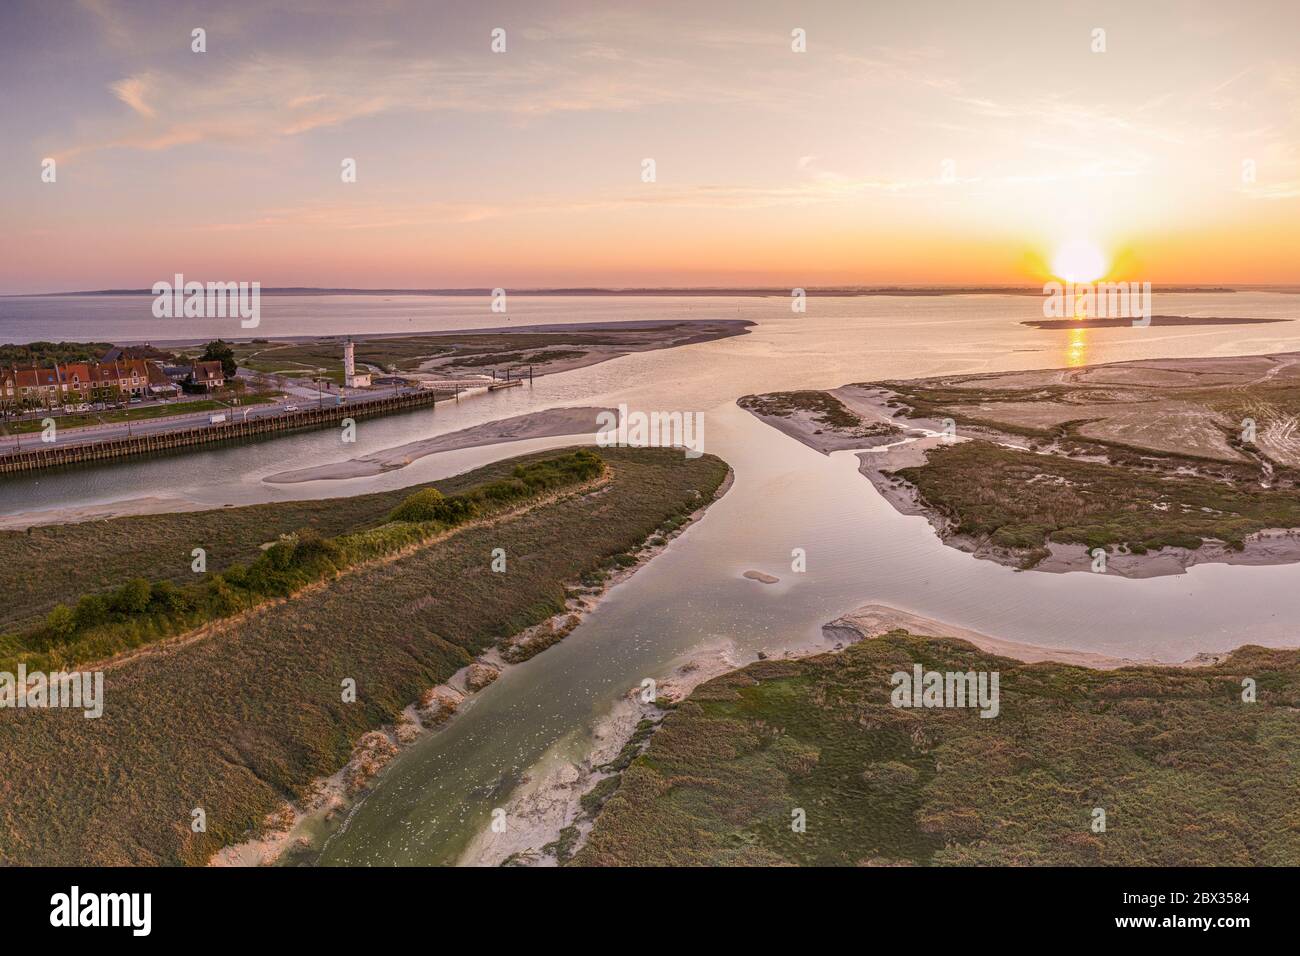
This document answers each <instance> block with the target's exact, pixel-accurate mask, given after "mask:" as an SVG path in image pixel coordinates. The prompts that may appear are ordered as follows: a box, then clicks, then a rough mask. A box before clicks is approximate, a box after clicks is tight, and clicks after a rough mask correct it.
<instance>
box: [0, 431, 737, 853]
mask: <svg viewBox="0 0 1300 956" xmlns="http://www.w3.org/2000/svg"><path fill="white" fill-rule="evenodd" d="M549 454H552V455H554V454H556V453H554V452H551V453H549ZM601 456H602V457H603V458H604V459H605V460H606V462H607V463H608V465H609V466H610V470H609V483H608V484H607V485H605V486H603V487H601V488H600V489H598V490H597V491H595V492H592V493H588V494H584V495H582V496H580V497H579V496H570V497H565V498H561V499H559V500H557V501H553V502H550V503H546V504H543V505H540V506H538V507H535V508H533V509H532V510H529V511H527V512H525V513H523V514H519V515H515V516H511V517H507V518H501V519H498V520H497V521H496V522H491V523H482V522H478V523H474V524H470V525H467V526H463V527H461V528H459V529H457V530H456V531H455V532H454V533H453V534H452V535H451V536H450V537H447V538H445V539H441V540H437V541H436V542H435V543H433V544H430V545H428V546H427V547H424V548H422V549H419V550H416V551H415V552H414V553H411V554H409V555H406V556H404V557H401V558H398V559H397V560H393V561H390V562H388V563H384V564H381V565H377V566H369V567H364V568H361V569H358V570H354V571H352V572H351V573H348V574H344V575H342V576H340V577H338V578H336V579H334V580H333V581H332V582H331V583H329V584H328V585H326V586H318V587H313V588H309V589H308V590H307V591H306V592H304V593H301V594H299V595H297V596H295V597H293V598H291V599H289V600H288V601H286V602H284V603H278V604H272V605H271V606H268V607H266V608H265V609H263V610H262V611H260V612H258V613H256V614H254V615H252V616H249V617H246V618H242V619H239V620H238V621H236V622H234V623H228V624H226V625H222V626H220V627H218V629H217V630H216V632H215V633H213V634H211V635H210V636H208V637H206V638H205V639H203V640H199V641H195V642H192V643H189V644H181V645H173V646H171V647H169V648H167V649H165V650H163V651H162V652H161V653H157V652H155V653H146V654H142V655H140V656H138V657H136V658H134V659H132V660H130V661H128V662H126V663H124V664H122V665H120V666H118V667H115V668H113V669H111V670H110V671H108V673H107V674H106V675H105V698H106V705H105V713H104V716H103V717H101V718H99V719H98V720H86V719H84V718H83V717H82V716H81V715H80V713H79V712H70V711H14V710H4V711H0V752H3V753H4V754H5V761H4V763H3V765H2V767H3V769H2V770H0V863H28V864H105V863H137V864H138V863H188V864H194V863H201V862H203V861H204V860H206V859H207V857H208V856H209V855H210V854H211V853H212V852H213V851H214V850H215V849H217V848H218V847H220V846H222V845H224V844H227V843H233V842H237V841H239V840H241V839H243V838H245V836H246V835H247V834H248V833H249V831H250V829H252V828H254V827H256V826H257V825H258V824H259V823H260V822H261V820H262V819H263V818H264V817H265V815H266V814H267V813H268V812H270V811H272V810H273V809H275V808H276V807H277V806H278V805H279V804H280V803H281V801H283V800H284V799H285V798H286V797H289V798H294V797H298V796H301V795H302V793H303V791H304V788H305V787H306V786H307V785H308V783H309V782H310V781H311V780H312V779H314V778H317V777H321V776H326V775H328V774H330V773H332V772H333V771H335V770H337V769H338V768H339V767H340V766H342V764H343V763H344V762H345V761H346V759H347V757H348V755H349V753H350V752H351V750H352V747H353V744H354V743H355V741H356V740H357V738H358V737H359V736H360V735H361V734H362V733H364V732H365V731H366V730H369V729H372V728H374V727H377V726H379V725H381V724H384V723H387V722H390V721H392V720H393V719H394V718H395V717H396V715H397V714H398V713H399V712H400V711H401V709H402V708H403V707H404V706H405V705H406V704H408V703H410V702H411V701H413V700H415V699H416V698H417V697H418V696H419V695H420V693H421V692H422V691H423V690H424V689H426V688H428V687H430V686H433V685H435V684H438V683H440V682H442V681H444V680H446V679H447V678H448V677H449V676H450V675H451V674H452V673H454V672H455V671H456V670H458V669H459V668H460V667H462V666H464V665H465V664H466V663H468V662H469V661H470V660H472V659H473V657H474V656H475V655H476V654H478V653H479V652H481V651H483V650H484V649H486V648H488V647H489V646H491V645H492V644H494V643H495V642H496V641H498V640H500V639H501V638H503V637H505V636H508V635H510V634H513V633H515V632H516V631H518V630H520V629H522V628H523V627H525V626H528V625H530V624H533V623H536V622H538V621H540V620H543V619H544V618H546V617H547V616H549V615H551V614H553V613H555V612H557V611H559V610H561V609H562V607H563V603H564V598H565V587H564V586H565V584H566V583H567V582H573V581H576V580H578V579H581V578H586V579H588V580H590V579H591V577H592V576H593V575H599V574H601V573H602V571H603V570H604V569H608V568H610V567H613V566H615V565H616V564H617V558H618V557H619V556H620V555H625V554H626V552H628V551H629V550H630V549H634V548H636V547H637V546H638V545H639V544H640V543H641V542H643V541H644V540H645V539H646V538H647V537H649V536H650V535H651V534H653V533H654V532H655V531H656V530H657V529H661V528H664V527H665V526H670V525H673V524H674V523H680V521H681V519H682V515H683V514H685V513H687V512H689V511H692V510H694V509H695V508H697V507H699V505H700V504H702V503H703V502H704V501H705V500H707V498H708V497H710V496H711V495H712V494H713V493H714V492H715V491H716V489H717V488H718V486H719V484H720V483H721V481H722V479H723V478H724V477H725V474H726V466H725V464H724V463H723V462H721V461H720V460H719V459H717V458H715V457H712V456H705V457H703V458H699V459H695V460H690V459H686V458H684V457H683V456H682V455H681V453H680V452H672V451H668V450H661V449H628V450H620V449H610V450H603V451H602V453H601ZM529 457H530V458H536V457H539V456H529ZM519 460H521V459H516V460H515V461H519ZM515 461H512V462H506V463H504V465H505V467H506V468H507V469H508V468H509V466H511V465H513V464H514V463H515ZM484 473H492V474H498V473H499V472H498V471H491V470H489V469H482V470H480V472H479V473H477V478H478V480H479V481H481V480H483V478H484V477H485V475H484ZM474 477H476V476H475V475H471V476H466V478H467V479H469V478H474ZM407 493H409V489H408V491H407V492H404V493H402V495H401V497H405V495H406V494H407ZM374 497H376V498H378V497H381V496H374ZM348 500H352V499H348ZM377 504H378V503H377V502H369V503H366V504H363V505H358V506H357V507H358V508H370V509H374V511H382V512H383V513H384V514H385V515H386V513H387V511H388V510H389V509H391V508H392V507H394V505H395V504H396V502H395V501H393V500H389V501H387V502H385V503H384V505H383V506H382V507H376V506H377ZM266 507H269V508H272V509H274V508H279V507H285V506H278V505H276V506H266ZM374 511H372V512H371V513H372V514H373V513H374ZM221 514H222V515H223V516H224V515H226V514H229V512H221ZM169 517H173V518H176V519H178V520H180V519H185V518H188V517H189V516H184V515H176V516H169ZM133 520H138V519H133ZM380 520H382V517H381V519H380ZM254 537H256V538H257V540H265V538H266V533H265V526H262V527H260V528H259V529H258V533H257V534H256V535H255V536H254ZM498 547H500V548H504V549H505V550H506V553H507V555H508V570H507V572H506V573H504V574H498V573H493V572H492V571H491V570H490V566H489V562H490V559H491V553H492V549H493V548H498ZM349 677H350V678H352V679H354V680H355V681H356V685H357V689H358V695H359V699H358V701H357V702H356V703H351V704H345V703H343V702H342V701H341V694H340V682H341V681H343V680H344V678H349ZM194 807H203V808H204V810H205V811H206V814H207V821H208V829H207V832H206V833H199V834H196V833H193V832H191V830H190V811H191V809H192V808H194Z"/></svg>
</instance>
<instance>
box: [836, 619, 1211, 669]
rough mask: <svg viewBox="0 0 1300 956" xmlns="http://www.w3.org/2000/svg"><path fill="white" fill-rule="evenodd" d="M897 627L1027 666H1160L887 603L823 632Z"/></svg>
mask: <svg viewBox="0 0 1300 956" xmlns="http://www.w3.org/2000/svg"><path fill="white" fill-rule="evenodd" d="M898 628H902V629H904V630H906V631H909V632H910V633H912V634H923V635H925V636H927V637H954V638H957V639H959V640H963V641H969V642H970V643H972V644H974V645H975V646H976V647H978V648H979V649H980V650H982V651H988V652H989V653H990V654H999V655H1001V656H1002V657H1011V658H1014V659H1015V660H1018V661H1024V662H1025V663H1027V664H1036V663H1038V662H1039V661H1055V662H1056V663H1059V664H1073V665H1075V666H1077V667H1091V668H1095V669H1097V670H1114V669H1115V668H1117V667H1131V666H1134V665H1139V664H1157V663H1159V662H1158V661H1155V660H1133V659H1131V658H1126V657H1108V656H1107V655H1105V654H1096V653H1094V652H1092V651H1075V650H1069V649H1068V648H1058V647H1041V646H1039V645H1036V644H1021V643H1018V642H1016V641H1007V640H1003V639H1001V638H998V637H989V636H988V635H987V634H981V633H980V632H979V631H972V630H970V629H969V628H965V627H958V626H957V625H955V624H948V623H946V622H944V621H937V620H935V619H934V618H929V617H922V616H921V615H919V614H913V613H912V612H911V611H904V610H901V609H899V608H896V607H891V606H890V605H888V604H864V605H863V606H862V607H860V608H857V609H856V610H853V611H850V612H849V613H848V614H845V615H843V616H841V617H837V618H836V619H835V620H833V621H831V622H830V623H828V624H823V625H822V633H823V634H825V635H826V636H827V638H833V639H836V640H838V641H840V642H842V643H846V644H852V643H853V642H855V641H859V640H869V639H871V638H873V637H880V636H881V635H882V634H888V633H889V632H890V631H893V630H896V629H898ZM1195 661H1196V663H1197V664H1203V663H1207V661H1204V660H1202V659H1201V658H1199V657H1198V658H1196V659H1195ZM1166 666H1167V665H1166Z"/></svg>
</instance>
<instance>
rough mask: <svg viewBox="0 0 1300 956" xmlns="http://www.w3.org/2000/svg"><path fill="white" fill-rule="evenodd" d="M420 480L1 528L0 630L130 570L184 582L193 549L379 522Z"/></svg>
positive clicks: (462, 484)
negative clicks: (370, 490) (314, 495)
mask: <svg viewBox="0 0 1300 956" xmlns="http://www.w3.org/2000/svg"><path fill="white" fill-rule="evenodd" d="M539 457H541V456H527V457H524V458H516V459H511V460H510V461H508V462H496V463H494V464H491V465H486V466H484V467H483V468H479V469H476V470H474V471H472V472H467V473H466V474H463V475H456V476H455V477H453V478H445V479H442V480H439V481H435V482H431V483H430V484H429V485H421V486H419V487H433V488H437V489H438V490H439V491H441V492H443V493H444V494H456V493H457V492H460V491H464V490H465V489H467V488H469V487H471V486H473V485H476V484H482V483H484V482H489V481H496V480H498V479H501V478H505V477H507V476H508V475H509V474H510V472H511V470H512V468H513V467H514V465H515V464H518V463H519V462H526V461H531V460H536V459H537V458H539ZM413 490H414V488H401V489H398V490H396V491H383V492H378V493H376V494H370V495H357V496H355V497H351V498H326V499H322V500H320V501H289V502H283V503H275V504H262V505H249V506H246V507H241V508H221V509H218V510H214V511H190V512H181V513H178V514H161V515H140V516H136V517H127V518H114V519H111V520H109V521H87V522H82V523H80V524H67V525H46V526H41V527H35V528H29V529H27V530H26V531H0V590H3V593H4V595H5V600H4V602H3V606H0V632H7V631H12V630H15V629H17V628H20V627H22V626H25V625H28V624H31V623H33V622H34V621H35V620H36V618H38V617H42V616H44V615H45V614H47V613H48V612H49V611H50V609H51V608H53V607H54V606H55V605H56V604H71V603H73V602H75V601H76V600H77V598H79V597H80V596H81V595H83V594H91V593H102V592H105V591H108V590H111V589H112V588H115V587H117V586H119V585H121V584H123V583H125V582H126V581H128V580H131V579H132V578H137V577H144V578H148V579H149V580H163V581H171V582H173V583H174V584H186V583H189V582H191V581H193V580H194V579H195V578H196V577H197V575H195V573H194V572H193V571H192V570H191V568H190V563H191V561H192V558H191V557H190V552H191V551H192V550H193V549H194V548H203V549H204V550H205V551H206V552H207V561H208V570H209V571H221V570H223V569H225V568H227V567H229V566H230V565H232V564H235V563H237V562H239V563H247V562H248V561H251V560H252V559H254V558H256V557H257V556H258V555H259V554H260V553H261V545H263V544H265V543H267V542H271V541H275V540H276V539H277V538H278V537H279V536H280V535H282V534H289V533H291V532H294V531H298V530H299V529H302V528H311V529H313V530H315V531H316V532H318V533H319V534H321V535H323V536H325V537H333V536H335V535H340V534H346V533H348V532H350V531H357V530H359V529H361V528H368V527H371V526H373V525H376V524H379V523H380V522H381V521H383V520H384V517H385V516H386V515H387V514H388V513H389V512H390V511H392V510H393V508H395V507H397V505H398V504H400V503H401V502H402V500H403V499H404V498H406V496H407V495H408V494H410V493H411V492H412V491H413Z"/></svg>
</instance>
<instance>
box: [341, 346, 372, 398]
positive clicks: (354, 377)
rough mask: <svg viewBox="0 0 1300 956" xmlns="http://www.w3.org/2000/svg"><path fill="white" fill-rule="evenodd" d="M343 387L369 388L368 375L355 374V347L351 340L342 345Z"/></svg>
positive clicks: (366, 373) (363, 373)
mask: <svg viewBox="0 0 1300 956" xmlns="http://www.w3.org/2000/svg"><path fill="white" fill-rule="evenodd" d="M343 385H344V387H346V388H369V387H370V373H369V372H362V373H361V374H360V375H358V374H357V347H356V345H354V344H353V342H352V340H351V339H348V340H347V341H346V342H344V343H343Z"/></svg>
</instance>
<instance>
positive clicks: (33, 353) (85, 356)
mask: <svg viewBox="0 0 1300 956" xmlns="http://www.w3.org/2000/svg"><path fill="white" fill-rule="evenodd" d="M112 347H113V346H112V344H110V343H108V342H28V343H27V344H26V345H0V365H28V366H30V365H53V364H54V363H55V362H95V361H98V360H99V357H100V356H101V355H103V354H104V353H105V352H107V351H108V350H109V349H111V348H112Z"/></svg>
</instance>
